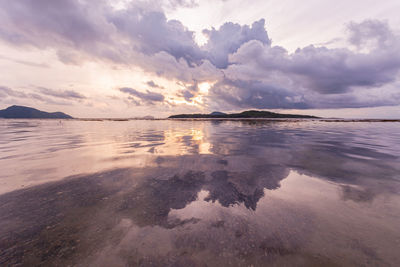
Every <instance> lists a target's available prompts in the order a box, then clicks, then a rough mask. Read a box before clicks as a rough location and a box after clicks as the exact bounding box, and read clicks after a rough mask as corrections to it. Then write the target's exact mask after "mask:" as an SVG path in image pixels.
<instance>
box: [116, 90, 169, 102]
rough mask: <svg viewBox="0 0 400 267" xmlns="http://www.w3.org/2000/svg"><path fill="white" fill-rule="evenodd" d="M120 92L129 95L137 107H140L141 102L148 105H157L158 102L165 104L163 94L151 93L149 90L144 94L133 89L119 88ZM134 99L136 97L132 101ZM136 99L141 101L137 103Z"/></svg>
mask: <svg viewBox="0 0 400 267" xmlns="http://www.w3.org/2000/svg"><path fill="white" fill-rule="evenodd" d="M119 91H121V92H123V93H126V94H129V95H130V97H131V98H130V99H131V100H133V102H134V103H135V104H137V105H140V104H141V102H144V103H147V104H155V103H156V102H164V96H163V95H162V94H159V93H155V92H151V91H149V90H147V91H146V93H142V92H139V91H137V90H136V89H133V88H129V87H123V88H119ZM132 97H134V98H133V99H132ZM136 99H139V100H140V101H137V100H136Z"/></svg>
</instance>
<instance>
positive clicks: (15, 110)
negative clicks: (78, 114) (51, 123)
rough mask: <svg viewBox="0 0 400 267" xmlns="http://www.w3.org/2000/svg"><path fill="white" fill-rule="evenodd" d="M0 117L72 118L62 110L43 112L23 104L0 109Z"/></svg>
mask: <svg viewBox="0 0 400 267" xmlns="http://www.w3.org/2000/svg"><path fill="white" fill-rule="evenodd" d="M0 118H5V119H72V117H71V116H70V115H67V114H65V113H62V112H52V113H49V112H45V111H41V110H38V109H34V108H30V107H24V106H15V105H14V106H11V107H8V108H6V109H3V110H0Z"/></svg>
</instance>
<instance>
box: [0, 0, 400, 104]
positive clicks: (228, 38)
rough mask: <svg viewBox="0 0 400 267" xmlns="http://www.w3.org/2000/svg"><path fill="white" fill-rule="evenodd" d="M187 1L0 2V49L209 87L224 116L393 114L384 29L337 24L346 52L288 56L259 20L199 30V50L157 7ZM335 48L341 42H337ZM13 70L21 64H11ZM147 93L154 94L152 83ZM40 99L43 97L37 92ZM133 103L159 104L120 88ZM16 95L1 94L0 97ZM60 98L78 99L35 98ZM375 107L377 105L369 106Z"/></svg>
mask: <svg viewBox="0 0 400 267" xmlns="http://www.w3.org/2000/svg"><path fill="white" fill-rule="evenodd" d="M195 4H196V2H195V1H191V0H189V1H185V0H168V1H156V2H154V1H153V2H149V1H132V2H127V3H126V4H125V5H124V8H115V7H114V6H113V5H111V4H110V2H109V1H106V0H100V1H96V3H94V2H93V1H88V0H63V1H51V0H35V1H34V0H19V1H5V0H0V7H1V8H0V40H1V41H2V42H6V43H9V44H12V45H14V46H20V47H26V46H28V47H36V48H38V49H53V50H54V51H56V54H57V55H58V57H59V59H60V61H62V62H64V63H66V64H80V63H82V62H84V61H102V62H112V63H113V64H121V65H127V66H131V65H132V66H133V65H134V66H139V67H140V68H142V69H143V70H144V71H146V72H150V73H153V74H155V75H157V76H161V77H164V78H166V79H169V80H173V81H180V82H181V83H182V84H184V85H185V88H184V89H183V90H181V91H179V92H178V94H179V95H180V96H181V97H182V98H184V99H185V100H186V101H192V99H193V98H194V97H195V96H196V95H197V93H198V88H196V87H197V85H196V83H202V82H212V83H213V84H214V86H213V87H212V88H211V89H210V91H209V92H210V95H209V96H208V98H207V103H208V104H209V105H210V106H212V105H215V106H221V107H222V108H223V107H224V106H223V105H224V104H225V105H227V106H229V107H231V108H233V109H234V108H285V109H288V108H296V109H298V108H340V107H364V106H385V105H393V101H394V99H398V98H396V96H397V93H398V87H396V86H393V85H394V84H398V81H399V70H400V36H399V35H398V33H396V32H395V31H394V30H393V29H391V28H390V27H389V25H388V24H387V23H386V22H382V21H378V20H366V21H363V22H361V23H355V22H351V23H349V24H348V25H347V33H348V38H347V41H348V46H347V47H344V48H335V49H331V48H328V47H326V46H324V45H321V46H313V45H310V46H306V47H304V48H299V49H297V50H296V51H295V52H294V53H289V52H288V51H287V50H286V49H285V48H283V47H279V46H273V44H272V42H271V39H270V38H269V35H268V33H267V31H266V29H265V20H264V19H260V20H258V21H255V22H254V23H253V24H252V25H240V24H236V23H232V22H226V23H224V24H223V25H222V26H221V27H219V28H211V29H205V30H204V31H203V33H204V34H205V35H206V36H207V38H208V41H207V42H206V44H205V45H203V46H199V45H198V44H197V43H196V42H195V40H194V33H193V32H192V31H191V30H189V29H188V28H187V27H185V25H183V23H182V22H180V21H178V20H169V19H168V18H167V17H166V15H165V13H164V11H163V8H176V7H191V6H193V5H195ZM343 40H344V39H343ZM21 62H22V61H21ZM147 86H149V87H151V88H162V87H160V86H159V85H157V84H156V83H154V82H153V81H149V82H147ZM46 90H47V91H46ZM120 91H121V92H124V93H126V94H129V95H130V97H131V100H135V101H137V102H138V103H139V104H150V105H151V104H154V103H156V102H163V101H164V97H163V95H161V94H159V93H154V92H152V91H147V92H146V93H143V92H139V91H137V90H135V89H132V88H121V89H120ZM18 93H22V92H16V91H15V92H12V93H10V92H8V93H6V92H5V90H3V91H2V95H8V96H10V94H18ZM40 93H42V94H45V95H48V96H51V97H54V98H65V99H71V100H72V99H75V100H79V99H84V98H85V97H84V96H83V95H81V94H79V93H77V92H74V91H55V90H50V89H41V91H40ZM378 100H379V101H378Z"/></svg>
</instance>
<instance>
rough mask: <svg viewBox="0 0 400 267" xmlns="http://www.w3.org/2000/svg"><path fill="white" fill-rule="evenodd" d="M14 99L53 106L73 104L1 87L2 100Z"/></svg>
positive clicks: (0, 98) (0, 96)
mask: <svg viewBox="0 0 400 267" xmlns="http://www.w3.org/2000/svg"><path fill="white" fill-rule="evenodd" d="M6 98H12V99H16V100H18V99H22V100H38V101H40V102H42V103H46V104H53V105H71V104H72V103H70V102H67V101H57V100H54V99H52V98H49V97H47V96H45V95H42V94H37V93H26V92H22V91H19V90H14V89H11V88H9V87H5V86H0V100H3V99H6Z"/></svg>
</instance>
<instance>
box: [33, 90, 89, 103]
mask: <svg viewBox="0 0 400 267" xmlns="http://www.w3.org/2000/svg"><path fill="white" fill-rule="evenodd" d="M38 90H39V91H40V92H41V93H42V94H44V95H48V96H53V97H57V98H62V99H76V100H82V99H86V96H84V95H82V94H80V93H78V92H76V91H73V90H64V91H60V90H53V89H49V88H44V87H40V88H38Z"/></svg>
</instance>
